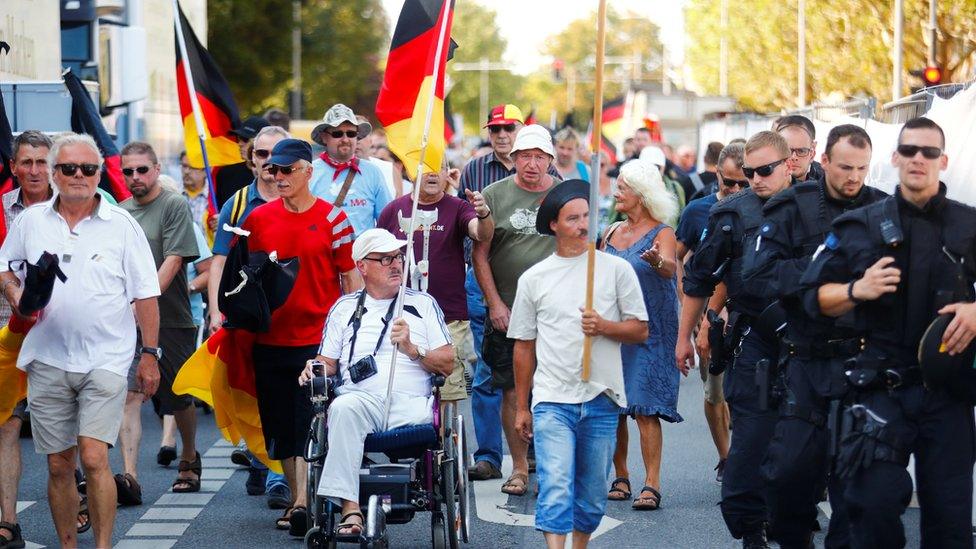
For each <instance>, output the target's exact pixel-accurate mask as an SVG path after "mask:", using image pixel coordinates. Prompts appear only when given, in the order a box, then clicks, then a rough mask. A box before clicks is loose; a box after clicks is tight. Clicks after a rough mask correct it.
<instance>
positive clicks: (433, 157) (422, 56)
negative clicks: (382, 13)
mask: <svg viewBox="0 0 976 549" xmlns="http://www.w3.org/2000/svg"><path fill="white" fill-rule="evenodd" d="M453 18H454V0H406V1H405V2H404V4H403V9H402V10H401V11H400V18H399V19H398V20H397V25H396V30H395V31H394V33H393V41H392V43H391V44H390V55H389V57H388V58H387V61H386V74H384V76H383V86H382V87H381V88H380V93H379V97H377V99H376V117H377V118H378V119H379V121H380V123H381V124H383V127H384V129H385V130H386V141H387V144H388V145H389V147H390V150H391V151H392V152H393V153H394V154H395V155H397V156H398V157H399V158H400V159H401V160H403V164H404V166H406V168H407V173H408V174H409V175H410V178H411V179H413V178H416V177H417V173H416V172H417V165H418V164H419V162H420V160H421V159H420V149H421V143H422V141H423V134H424V123H425V121H426V116H427V102H428V100H429V98H430V93H431V90H433V91H434V106H433V112H432V113H431V123H430V134H429V138H428V144H427V152H426V154H425V157H424V159H423V160H424V164H425V165H426V166H427V169H428V170H431V171H437V170H439V169H440V166H441V160H442V158H443V157H444V148H445V142H444V67H445V66H446V64H447V60H448V59H449V58H450V57H451V55H452V53H453V51H454V44H453V42H452V41H451V23H452V21H453ZM445 20H446V25H447V28H446V32H445V33H444V42H443V44H442V45H441V51H442V53H441V59H440V64H439V65H438V66H436V67H435V66H434V58H435V56H436V52H437V47H438V43H437V40H438V38H439V36H440V31H441V26H442V24H444V22H445Z"/></svg>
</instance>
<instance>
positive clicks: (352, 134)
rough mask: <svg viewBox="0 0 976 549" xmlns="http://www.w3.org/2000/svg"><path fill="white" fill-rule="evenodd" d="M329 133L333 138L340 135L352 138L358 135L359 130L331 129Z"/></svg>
mask: <svg viewBox="0 0 976 549" xmlns="http://www.w3.org/2000/svg"><path fill="white" fill-rule="evenodd" d="M329 135H331V136H332V137H333V139H340V138H341V137H342V136H346V137H348V138H350V139H352V138H353V137H358V136H359V132H358V131H356V130H345V131H343V130H332V131H330V132H329Z"/></svg>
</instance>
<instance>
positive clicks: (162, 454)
mask: <svg viewBox="0 0 976 549" xmlns="http://www.w3.org/2000/svg"><path fill="white" fill-rule="evenodd" d="M174 459H176V446H160V447H159V451H158V452H156V463H158V464H159V465H162V466H163V467H169V464H170V463H173V460H174Z"/></svg>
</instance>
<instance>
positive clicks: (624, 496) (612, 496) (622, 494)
mask: <svg viewBox="0 0 976 549" xmlns="http://www.w3.org/2000/svg"><path fill="white" fill-rule="evenodd" d="M618 484H623V485H626V486H627V489H622V488H617V485H618ZM618 494H619V495H618ZM630 496H631V492H630V480H629V479H627V478H624V477H617V478H615V479H613V482H611V483H610V490H609V491H608V492H607V499H608V500H610V501H624V500H628V499H630Z"/></svg>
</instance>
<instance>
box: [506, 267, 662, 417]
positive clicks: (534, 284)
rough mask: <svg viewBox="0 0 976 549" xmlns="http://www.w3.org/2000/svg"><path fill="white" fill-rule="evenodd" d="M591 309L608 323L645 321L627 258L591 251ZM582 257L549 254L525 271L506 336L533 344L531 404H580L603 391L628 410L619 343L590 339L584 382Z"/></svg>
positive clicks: (598, 338) (637, 288)
mask: <svg viewBox="0 0 976 549" xmlns="http://www.w3.org/2000/svg"><path fill="white" fill-rule="evenodd" d="M595 267H596V270H595V278H594V280H595V284H594V292H593V309H594V310H595V311H596V312H597V313H598V314H599V315H600V316H602V317H603V318H605V319H607V320H611V321H620V320H627V319H631V318H636V319H639V320H644V321H646V320H647V310H646V309H645V307H644V298H643V295H642V294H641V289H640V284H639V283H638V281H637V274H636V273H635V272H634V269H633V268H632V267H631V266H630V264H629V263H627V261H626V260H624V259H621V258H619V257H616V256H613V255H610V254H606V253H603V252H599V251H598V252H596V266H595ZM585 292H586V254H582V255H579V256H577V257H560V256H558V255H556V254H552V255H550V256H549V257H547V258H546V259H544V260H542V261H540V262H539V263H536V264H535V265H533V266H532V267H530V268H529V270H527V271H525V273H523V274H522V276H521V277H520V278H519V281H518V290H517V291H516V294H515V302H514V303H513V305H512V315H511V319H510V320H509V323H508V337H510V338H512V339H521V340H532V339H534V340H536V347H535V355H536V369H535V376H534V377H533V378H532V382H533V385H532V406H533V407H534V406H535V405H536V404H538V403H540V402H556V403H561V404H580V403H583V402H589V401H590V400H593V399H594V398H596V397H597V396H598V395H599V394H600V393H606V394H607V396H609V397H610V398H611V399H613V401H614V402H616V403H617V404H618V405H619V406H627V397H626V394H625V392H624V375H623V363H622V361H621V359H620V343H618V342H616V341H613V340H611V339H609V338H606V337H602V336H600V337H595V338H593V348H592V355H591V358H590V380H589V381H588V382H586V383H584V382H583V381H582V379H581V376H582V374H583V364H582V359H583V330H582V328H581V326H580V322H581V319H582V313H581V312H580V308H582V307H583V305H584V303H585V298H586V294H585Z"/></svg>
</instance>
